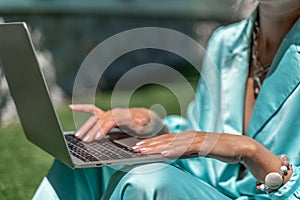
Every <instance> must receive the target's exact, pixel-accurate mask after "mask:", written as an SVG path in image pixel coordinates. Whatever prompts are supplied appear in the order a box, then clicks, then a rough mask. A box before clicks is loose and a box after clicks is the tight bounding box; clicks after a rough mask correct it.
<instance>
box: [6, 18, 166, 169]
mask: <svg viewBox="0 0 300 200" xmlns="http://www.w3.org/2000/svg"><path fill="white" fill-rule="evenodd" d="M0 65H1V67H2V68H3V71H4V75H5V77H6V79H7V82H8V86H9V90H10V93H11V96H12V98H13V100H14V102H15V105H16V108H17V112H18V116H19V119H20V121H21V124H22V127H23V130H24V133H25V135H26V137H27V139H28V140H29V141H31V142H32V143H34V144H35V145H37V146H39V147H40V148H41V149H43V150H44V151H46V152H48V153H49V154H51V155H52V156H53V157H55V158H56V159H58V160H60V161H61V162H63V163H65V164H66V165H68V166H70V167H71V168H87V167H100V166H108V165H126V164H136V163H147V162H156V161H166V160H168V159H167V158H163V157H162V156H161V155H160V154H153V155H141V154H139V153H134V152H132V151H131V149H130V147H131V146H132V145H134V144H135V143H136V142H137V141H138V138H135V137H131V136H128V135H127V134H124V133H123V132H122V131H121V130H120V129H113V130H112V131H111V133H110V134H109V135H108V136H106V137H105V138H104V139H102V140H101V141H94V142H92V143H84V142H83V141H81V140H79V139H77V138H75V137H74V132H63V131H62V128H61V125H60V121H59V119H58V117H57V114H56V111H55V109H54V107H53V104H52V102H51V99H50V96H49V91H48V88H47V85H46V82H45V78H44V75H43V73H42V71H41V70H40V67H39V63H38V61H37V57H36V54H35V50H34V47H33V44H32V41H31V38H30V34H29V31H28V28H27V26H26V24H25V23H4V24H0ZM126 144H127V145H126Z"/></svg>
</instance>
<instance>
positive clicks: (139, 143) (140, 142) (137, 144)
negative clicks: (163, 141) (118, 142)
mask: <svg viewBox="0 0 300 200" xmlns="http://www.w3.org/2000/svg"><path fill="white" fill-rule="evenodd" d="M144 143H145V142H144V141H139V142H138V143H136V144H135V145H136V146H139V145H142V144H144Z"/></svg>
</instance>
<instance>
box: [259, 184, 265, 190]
mask: <svg viewBox="0 0 300 200" xmlns="http://www.w3.org/2000/svg"><path fill="white" fill-rule="evenodd" d="M259 189H260V190H261V191H265V190H267V188H266V185H265V184H260V185H259Z"/></svg>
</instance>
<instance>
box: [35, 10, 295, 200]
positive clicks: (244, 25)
mask: <svg viewBox="0 0 300 200" xmlns="http://www.w3.org/2000/svg"><path fill="white" fill-rule="evenodd" d="M254 18H255V15H254V16H253V17H251V18H249V19H248V20H245V21H242V22H239V23H236V24H233V25H230V26H227V27H221V28H219V29H218V30H216V31H215V33H214V34H213V35H212V37H211V39H210V41H209V44H208V47H207V57H206V58H205V59H204V63H203V69H202V70H203V71H204V72H205V70H206V71H209V70H210V66H208V64H207V63H209V62H207V60H208V58H209V57H210V59H212V60H213V61H214V62H215V64H216V66H217V68H218V70H217V71H218V72H219V76H218V80H217V81H216V82H217V83H218V84H216V85H215V87H216V91H222V92H220V93H215V94H214V95H216V96H218V97H219V101H220V102H212V101H211V99H210V95H211V91H210V90H209V88H208V87H207V85H206V83H207V82H206V81H205V80H203V79H201V78H200V81H199V85H198V89H197V93H196V97H195V99H194V101H193V102H192V103H191V104H190V105H189V109H188V112H187V116H186V118H182V117H180V116H169V117H167V118H166V119H164V122H165V124H166V125H167V126H168V127H169V128H170V132H173V133H174V132H181V131H185V130H188V129H193V130H200V131H216V130H214V129H215V128H214V127H215V126H211V124H212V123H214V121H215V120H216V119H219V116H217V114H218V113H216V112H214V111H213V110H214V109H215V108H214V106H220V105H222V106H223V108H224V110H223V111H224V113H223V115H222V122H223V124H222V126H221V127H220V128H221V131H222V132H224V133H230V134H236V135H242V131H243V115H244V113H243V108H244V96H245V95H244V93H245V86H246V80H247V76H248V69H249V55H250V50H251V46H250V43H251V33H252V29H253V21H254ZM212 78H214V77H212ZM299 83H300V20H299V19H298V20H297V21H296V23H295V24H294V26H293V28H292V29H291V30H290V31H289V33H288V34H287V35H286V37H285V38H284V40H283V41H282V44H281V46H280V48H279V49H278V51H277V53H276V56H275V58H274V60H273V62H272V64H271V68H270V71H269V73H268V75H267V77H266V79H265V81H264V83H263V86H262V88H261V90H260V93H259V95H258V97H257V100H256V104H255V107H254V111H253V114H252V117H251V120H250V123H249V128H248V133H247V135H248V136H249V137H252V138H254V139H255V140H257V141H258V142H260V143H261V144H262V145H264V146H265V147H266V148H268V149H269V150H270V151H272V152H273V153H274V154H276V155H280V154H286V155H288V157H289V158H290V162H291V164H292V165H293V174H292V177H291V178H290V180H289V181H288V182H287V183H286V184H285V185H284V186H282V187H281V188H280V189H279V190H278V191H276V192H274V193H271V194H267V193H265V192H261V191H257V190H256V189H255V185H256V180H255V178H254V177H253V176H252V174H251V173H250V172H247V173H246V174H245V176H244V177H243V178H238V177H239V171H240V167H241V165H240V164H227V163H223V162H221V161H218V160H215V159H210V158H193V159H184V160H177V161H174V162H172V163H171V164H166V163H153V164H146V165H141V166H138V167H135V168H133V169H131V170H130V171H129V172H128V173H127V174H126V175H125V176H124V177H123V178H122V179H121V180H120V181H118V184H117V186H116V188H115V190H114V191H113V193H112V195H111V199H300V177H299V176H300V174H299V173H300V84H299ZM116 170H117V169H114V168H110V167H102V168H95V169H75V170H72V169H69V168H68V167H66V166H65V165H63V164H62V163H60V162H59V161H55V162H54V165H53V167H52V168H51V170H50V172H49V174H48V176H47V177H45V178H44V180H43V182H42V184H41V185H40V187H39V188H38V190H37V192H36V194H35V196H34V199H58V198H60V199H100V198H101V196H102V194H103V193H104V192H105V190H106V187H107V184H108V181H109V180H112V179H113V178H111V176H112V174H114V173H115V172H116ZM112 181H113V180H112Z"/></svg>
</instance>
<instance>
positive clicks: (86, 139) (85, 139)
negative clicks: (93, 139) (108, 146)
mask: <svg viewBox="0 0 300 200" xmlns="http://www.w3.org/2000/svg"><path fill="white" fill-rule="evenodd" d="M89 139H90V136H89V135H87V136H85V137H84V138H83V139H82V140H83V141H85V142H87V141H88V140H89Z"/></svg>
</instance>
